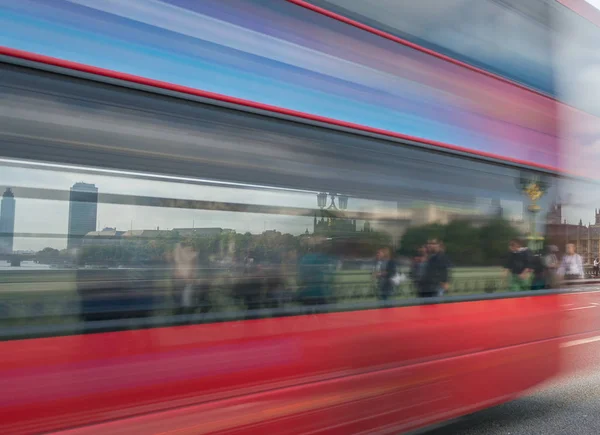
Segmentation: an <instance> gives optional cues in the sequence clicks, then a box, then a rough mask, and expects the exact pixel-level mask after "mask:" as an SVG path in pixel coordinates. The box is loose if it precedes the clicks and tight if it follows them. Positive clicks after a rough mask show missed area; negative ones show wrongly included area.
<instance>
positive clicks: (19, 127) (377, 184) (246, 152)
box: [0, 63, 518, 203]
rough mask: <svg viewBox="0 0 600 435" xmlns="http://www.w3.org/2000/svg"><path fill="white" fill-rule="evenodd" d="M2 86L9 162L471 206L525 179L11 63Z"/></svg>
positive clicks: (1, 131) (2, 132)
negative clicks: (15, 161) (108, 169)
mask: <svg viewBox="0 0 600 435" xmlns="http://www.w3.org/2000/svg"><path fill="white" fill-rule="evenodd" d="M0 77H1V78H2V80H1V81H0V92H1V93H2V105H1V106H0V141H1V143H2V146H1V147H0V155H1V156H2V157H7V158H18V159H27V160H31V159H34V160H40V161H48V162H57V163H63V164H76V165H83V166H95V167H103V168H113V169H121V170H134V171H143V172H149V173H156V174H168V175H179V176H190V177H200V178H205V179H215V180H226V181H229V182H239V183H253V184H263V185H268V186H279V187H291V188H297V189H307V190H316V191H318V190H323V189H326V190H330V191H339V192H346V193H348V194H354V195H361V196H365V197H370V198H373V199H375V198H377V199H387V200H400V199H401V198H402V197H403V196H404V195H406V196H407V197H410V198H415V197H417V198H420V199H421V200H433V199H435V198H443V199H444V200H445V201H451V200H452V199H453V198H455V199H456V201H458V202H462V203H464V202H465V201H466V202H471V201H472V200H473V199H474V198H476V197H477V196H482V195H485V196H488V195H492V196H494V192H505V191H506V190H513V187H512V186H513V183H514V179H515V177H517V176H518V171H517V170H516V169H508V168H505V167H502V166H494V165H488V164H485V163H479V162H476V161H472V160H470V159H464V158H458V157H452V156H449V155H444V154H442V153H432V152H430V151H425V150H420V149H418V148H416V147H411V146H401V145H399V144H395V143H394V142H390V141H384V140H375V139H372V138H366V137H362V136H358V135H353V134H348V133H341V132H336V131H333V130H329V129H324V128H319V127H310V128H307V127H306V125H302V124H298V123H294V122H289V121H282V120H277V119H274V118H270V117H264V116H259V115H255V114H251V113H245V112H240V111H235V110H229V109H224V108H218V107H215V106H211V105H205V104H198V103H194V102H190V101H185V100H181V99H176V98H170V97H165V96H160V95H154V94H151V93H147V92H141V91H135V90H129V89H125V88H122V87H116V86H110V85H105V84H100V83H94V82H91V81H86V80H81V79H76V78H70V77H66V76H64V75H57V74H52V73H47V72H42V71H35V70H31V69H26V68H21V67H18V66H13V65H8V64H2V63H0ZM432 165H435V167H436V169H435V171H431V168H432ZM515 194H516V195H518V194H517V192H515Z"/></svg>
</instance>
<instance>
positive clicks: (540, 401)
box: [427, 367, 600, 435]
mask: <svg viewBox="0 0 600 435" xmlns="http://www.w3.org/2000/svg"><path fill="white" fill-rule="evenodd" d="M450 434H460V435H476V434H477V435H479V434H486V435H488V434H489V435H540V434H550V435H554V434H557V435H563V434H564V435H571V434H573V435H588V434H589V435H600V367H598V369H597V370H595V371H593V370H591V371H586V372H582V373H579V374H577V375H576V376H571V377H569V378H563V379H559V380H556V381H554V382H553V383H551V384H547V385H544V386H542V387H541V388H540V389H539V390H538V391H536V392H533V393H532V394H531V395H529V396H527V397H524V398H521V399H518V400H515V401H513V402H509V403H506V404H504V405H501V406H498V407H495V408H492V409H488V410H485V411H482V412H478V413H476V414H473V415H470V416H468V417H465V418H464V419H462V420H459V421H457V422H455V423H453V424H450V425H447V426H445V427H442V428H439V429H436V430H432V431H430V432H427V435H450Z"/></svg>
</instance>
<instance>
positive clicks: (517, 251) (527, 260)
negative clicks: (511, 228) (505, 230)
mask: <svg viewBox="0 0 600 435" xmlns="http://www.w3.org/2000/svg"><path fill="white" fill-rule="evenodd" d="M508 249H509V254H508V258H507V260H506V264H505V265H504V268H505V269H506V274H507V276H508V279H509V283H508V288H509V290H511V291H524V290H529V289H530V281H531V273H532V271H533V269H532V266H533V258H532V254H531V251H530V250H529V248H527V247H524V246H523V244H522V243H521V241H520V240H519V239H513V240H511V241H510V242H509V244H508Z"/></svg>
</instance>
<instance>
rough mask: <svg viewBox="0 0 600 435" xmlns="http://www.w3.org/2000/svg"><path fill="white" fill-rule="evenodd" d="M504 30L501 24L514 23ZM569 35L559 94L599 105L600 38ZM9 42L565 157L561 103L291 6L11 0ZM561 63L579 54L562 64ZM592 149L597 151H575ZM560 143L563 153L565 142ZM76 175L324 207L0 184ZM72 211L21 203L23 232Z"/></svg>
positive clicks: (177, 213)
mask: <svg viewBox="0 0 600 435" xmlns="http://www.w3.org/2000/svg"><path fill="white" fill-rule="evenodd" d="M492 3H493V2H491V3H490V4H492ZM483 9H485V8H483ZM472 18H473V21H472V22H468V23H467V24H469V25H475V24H474V23H477V22H480V20H479V19H478V17H477V16H474V17H472ZM476 18H477V19H476ZM505 19H506V20H508V21H507V22H512V21H511V20H513V19H514V17H512V16H510V15H507V16H505ZM495 25H497V26H500V27H499V28H502V25H503V24H502V22H496V24H495ZM440 27H443V26H440ZM443 28H444V29H445V32H446V33H443V32H442V33H440V34H439V35H438V39H439V38H442V39H444V40H448V41H452V43H453V44H455V48H456V47H457V46H462V47H463V48H464V47H468V43H469V40H471V41H474V40H476V38H474V37H471V38H469V37H468V35H469V32H471V31H474V30H473V29H474V28H473V27H469V26H467V25H465V24H464V23H463V25H462V26H461V27H460V29H459V30H460V32H463V33H462V34H461V35H458V34H457V33H456V31H454V30H453V26H445V27H443ZM517 28H522V26H517ZM565 29H566V30H567V31H569V32H571V33H576V35H575V36H574V37H573V38H572V39H570V40H567V41H564V42H562V45H561V46H560V47H559V52H560V53H559V59H558V60H557V64H558V65H560V68H559V70H560V74H561V80H559V82H560V83H559V86H558V87H559V89H558V91H559V92H560V93H561V95H563V96H565V98H568V99H569V100H570V101H574V102H576V103H581V105H583V106H586V107H592V108H594V107H595V106H597V105H598V104H599V103H598V99H597V98H596V97H595V96H596V95H599V93H598V91H600V80H598V79H597V77H600V74H597V72H598V70H597V69H596V68H597V66H596V65H595V63H594V62H590V59H595V57H597V55H596V54H594V53H593V51H594V50H596V49H595V47H597V45H596V46H594V45H593V44H594V41H596V39H595V38H597V37H596V36H595V35H594V36H593V37H590V32H591V30H590V29H589V27H586V28H583V26H579V25H578V24H577V22H574V21H573V22H569V23H566V24H565ZM484 30H485V29H484ZM477 31H478V32H481V28H478V29H477ZM464 32H466V33H464ZM465 35H467V36H466V37H465ZM459 36H460V37H459ZM581 41H584V42H585V41H587V45H586V44H582V43H581ZM506 43H507V44H509V41H506ZM457 44H458V45H457ZM461 44H462V45H461ZM0 45H2V46H7V47H11V48H16V49H20V50H25V51H30V52H34V53H40V54H45V55H48V56H53V57H58V58H62V59H67V60H72V61H76V62H81V63H84V64H89V65H94V66H98V67H103V68H108V69H112V70H116V71H121V72H126V73H130V74H134V75H140V76H144V77H149V78H152V79H156V80H162V81H166V82H170V83H176V84H181V85H185V86H190V87H194V88H197V89H202V90H206V91H210V92H216V93H221V94H226V95H231V96H235V97H239V98H245V99H249V100H252V101H257V102H261V103H266V104H272V105H275V106H280V107H286V108H289V109H294V110H299V111H303V112H307V113H312V114H316V115H321V116H326V117H331V118H335V119H339V120H342V121H347V122H354V123H358V124H362V125H366V126H370V127H374V128H380V129H386V130H390V131H393V132H398V133H402V134H407V135H411V136H415V137H417V138H424V139H427V140H431V141H440V142H444V143H449V144H455V145H459V146H461V147H464V148H467V149H470V150H473V151H481V152H488V153H494V154H501V155H503V156H506V157H508V158H513V159H520V160H527V161H532V162H535V163H539V164H542V165H549V166H558V165H560V164H562V163H563V160H562V157H563V155H561V150H560V146H561V143H560V140H559V139H558V137H557V135H556V131H555V126H556V124H557V122H558V119H557V117H556V115H555V112H556V110H557V109H556V106H555V104H554V103H553V102H551V100H548V99H545V98H543V97H540V96H537V95H536V94H534V93H531V92H528V91H524V90H521V89H519V88H516V87H514V86H511V85H507V84H505V83H503V82H501V81H498V80H495V79H492V78H489V77H486V76H484V75H481V74H478V73H475V72H472V71H470V70H467V69H464V68H461V67H458V66H456V65H453V64H451V63H448V62H445V61H442V60H440V59H437V58H433V57H431V56H428V55H425V54H423V53H421V52H418V51H416V50H413V49H410V48H407V47H404V46H402V45H399V44H396V43H393V42H390V41H387V40H384V39H382V38H379V37H375V36H373V35H370V34H368V33H366V32H363V31H360V30H358V29H355V28H352V27H349V26H346V25H343V24H340V23H339V22H337V21H334V20H331V19H328V18H325V17H322V16H320V15H317V14H314V13H313V12H310V11H307V10H305V9H302V8H299V7H297V6H294V5H292V4H290V3H287V2H283V1H282V2H264V1H262V2H261V1H258V0H256V1H255V0H230V1H227V2H223V1H221V0H203V1H202V2H195V1H191V0H168V1H166V0H165V1H159V0H128V1H120V0H20V1H18V2H15V1H13V0H0ZM480 46H481V45H479V47H480ZM512 46H513V47H518V44H516V43H515V44H512ZM596 51H597V50H596ZM561 56H562V57H561ZM563 58H564V59H566V60H568V62H561V59H563ZM491 59H492V61H493V60H494V59H493V56H492V57H491ZM498 59H500V58H497V59H496V61H498ZM498 62H500V61H498ZM500 63H502V62H500ZM565 63H568V66H564V65H563V64H565ZM582 66H583V67H582ZM534 75H535V74H534ZM9 111H12V114H10V113H4V114H0V116H17V115H18V113H17V112H16V108H12V109H10V110H8V108H6V111H5V112H9ZM558 111H559V113H561V114H562V116H563V118H564V119H568V120H569V122H568V125H567V126H566V128H565V130H566V131H567V132H568V136H569V141H570V142H569V144H568V147H569V148H568V149H569V152H568V153H567V154H568V155H567V158H566V159H565V160H564V162H565V164H566V166H567V167H568V169H573V170H582V169H583V170H586V171H588V172H589V173H595V172H597V170H596V169H595V168H597V165H596V163H595V162H596V161H597V160H595V159H594V158H595V154H590V152H592V153H600V142H598V141H597V138H598V131H597V127H594V128H591V129H590V127H589V126H590V125H598V123H596V122H595V118H590V117H589V116H584V115H581V114H579V113H578V112H576V111H573V110H571V109H570V108H567V107H562V106H561V107H560V108H559V109H558ZM599 113H600V111H599ZM47 115H48V116H51V115H52V114H51V113H50V114H47ZM74 122H76V119H75V121H74ZM107 128H109V129H117V128H127V126H126V125H121V126H119V125H112V126H107ZM148 134H152V133H151V132H150V131H149V132H148ZM580 143H584V144H587V145H589V146H588V147H587V148H585V149H584V148H582V147H580V146H575V145H578V144H580ZM562 146H563V149H564V147H565V146H564V143H563V145H562ZM590 150H591V151H590ZM78 181H85V182H88V183H95V184H96V185H97V186H98V188H99V189H100V191H101V192H123V189H124V186H126V189H125V190H126V192H127V193H131V194H143V195H155V196H169V195H171V196H177V197H190V198H203V199H205V198H220V199H222V200H224V198H226V199H227V200H230V201H232V202H245V201H246V202H251V203H259V204H278V205H281V204H290V205H294V206H301V207H314V206H315V202H316V200H315V194H316V192H294V193H291V192H277V191H268V192H267V191H265V190H262V189H256V190H252V189H250V190H249V189H238V188H233V187H216V186H212V187H207V186H205V185H202V186H201V185H191V184H184V183H180V182H176V181H169V182H166V181H163V182H159V181H152V182H150V181H140V180H138V179H132V178H128V177H123V176H115V175H112V176H107V175H101V174H99V173H88V174H85V176H83V175H82V174H78V173H73V172H70V171H69V170H61V171H58V172H57V171H47V170H42V169H32V168H27V169H16V168H14V167H7V166H3V167H2V170H1V171H0V186H17V187H18V186H28V185H30V186H32V187H41V186H43V187H50V186H51V187H52V188H57V189H62V190H68V189H69V187H70V186H71V185H72V184H73V183H75V182H78ZM574 191H575V192H576V194H575V197H574V199H573V202H574V203H575V204H577V205H576V206H573V211H572V212H571V213H572V216H570V217H569V219H570V220H573V219H577V216H579V215H583V216H582V219H584V220H585V215H586V213H590V210H593V209H594V208H595V206H594V205H593V202H597V203H598V204H599V205H600V198H598V197H597V195H595V194H592V195H589V194H587V196H586V195H577V192H578V190H577V189H575V190H574ZM174 192H175V193H174ZM565 195H566V193H565ZM350 207H351V208H354V209H355V210H363V209H376V208H389V207H391V205H390V204H389V203H387V204H384V203H377V202H370V201H369V200H368V199H360V200H357V199H354V200H351V202H350ZM513 208H514V206H513ZM517 208H518V207H517ZM586 210H587V211H586ZM98 213H99V214H98V222H99V225H98V226H99V227H104V226H110V227H117V228H119V229H129V228H130V227H132V226H133V227H134V228H138V229H139V228H154V227H161V228H172V227H189V226H191V225H192V222H193V223H194V225H195V226H197V227H200V226H211V227H214V226H220V227H225V228H226V227H235V229H236V230H238V231H242V232H243V231H251V232H260V231H262V230H264V229H278V230H282V231H289V232H293V233H301V232H304V231H305V230H306V228H309V229H310V227H311V224H312V222H311V219H306V218H289V217H274V216H259V215H242V214H237V215H235V216H234V215H232V214H230V213H229V214H228V213H223V212H195V213H192V212H189V211H181V210H173V209H169V210H156V209H153V210H148V209H147V208H142V207H133V206H131V207H127V206H110V205H102V206H100V207H99V212H98ZM67 219H68V204H67V203H66V202H64V203H60V204H59V203H56V202H54V203H51V202H49V201H43V200H29V199H23V198H21V199H18V203H17V224H16V228H15V230H16V231H17V232H21V231H22V232H28V231H35V230H37V229H38V228H40V225H41V224H43V227H44V228H46V229H47V230H46V231H44V232H49V233H56V234H60V233H64V230H65V228H66V222H67ZM40 223H41V224H40ZM57 243H59V242H57V241H56V240H40V239H38V240H31V239H29V240H26V239H19V240H17V241H16V244H15V249H40V248H42V247H44V246H47V245H50V246H56V247H60V246H58V245H57ZM60 243H63V244H64V242H60Z"/></svg>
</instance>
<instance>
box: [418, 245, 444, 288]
mask: <svg viewBox="0 0 600 435" xmlns="http://www.w3.org/2000/svg"><path fill="white" fill-rule="evenodd" d="M427 253H428V254H429V258H428V259H427V263H426V264H425V270H424V273H423V276H422V277H421V285H420V286H419V297H422V298H431V297H436V296H443V294H444V293H445V292H447V291H448V288H449V281H450V262H449V261H448V258H447V257H446V254H445V253H444V252H443V251H442V244H441V243H440V241H439V240H437V239H431V240H429V241H428V242H427Z"/></svg>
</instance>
